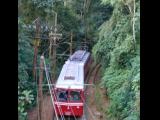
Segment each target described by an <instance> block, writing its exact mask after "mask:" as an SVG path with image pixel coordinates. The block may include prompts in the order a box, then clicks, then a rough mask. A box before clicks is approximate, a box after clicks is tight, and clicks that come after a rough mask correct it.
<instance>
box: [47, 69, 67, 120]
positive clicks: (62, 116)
mask: <svg viewBox="0 0 160 120" xmlns="http://www.w3.org/2000/svg"><path fill="white" fill-rule="evenodd" d="M47 76H49V75H48V71H47ZM48 82H49V84H48V85H51V80H50V77H48ZM52 89H53V87H52ZM52 91H53V95H54V98H55V100H56V95H55V93H54V90H52ZM55 110H56V109H55ZM58 110H59V112H60V115H61V118H62V120H65V118H64V115H63V112H62V109H61V107H60V106H59V107H58Z"/></svg>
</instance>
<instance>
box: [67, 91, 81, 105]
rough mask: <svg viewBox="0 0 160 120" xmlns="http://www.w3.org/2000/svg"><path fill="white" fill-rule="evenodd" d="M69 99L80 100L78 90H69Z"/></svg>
mask: <svg viewBox="0 0 160 120" xmlns="http://www.w3.org/2000/svg"><path fill="white" fill-rule="evenodd" d="M70 101H72V102H79V101H81V94H80V91H70Z"/></svg>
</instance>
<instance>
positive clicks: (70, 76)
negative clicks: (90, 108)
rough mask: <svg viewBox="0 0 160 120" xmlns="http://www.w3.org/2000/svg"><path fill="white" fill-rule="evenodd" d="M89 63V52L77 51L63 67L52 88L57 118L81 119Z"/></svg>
mask: <svg viewBox="0 0 160 120" xmlns="http://www.w3.org/2000/svg"><path fill="white" fill-rule="evenodd" d="M91 62H92V60H91V55H90V53H89V52H87V51H85V50H77V51H76V52H75V53H74V54H73V55H72V56H71V57H70V58H69V59H68V60H67V61H66V62H65V64H64V65H63V67H62V70H61V73H60V75H59V77H58V80H57V82H56V84H55V88H54V93H55V96H56V97H54V101H55V102H54V104H55V107H56V112H57V114H58V116H61V115H65V116H75V117H82V115H83V112H84V111H83V108H84V102H85V97H84V83H85V79H86V75H87V73H88V71H89V67H90V65H91Z"/></svg>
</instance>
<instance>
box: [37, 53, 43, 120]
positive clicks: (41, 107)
mask: <svg viewBox="0 0 160 120" xmlns="http://www.w3.org/2000/svg"><path fill="white" fill-rule="evenodd" d="M43 62H44V58H43V56H41V58H40V75H39V82H38V103H39V109H38V110H39V111H38V112H39V114H38V115H39V117H38V118H39V119H38V120H42V119H43V117H42V116H43V91H42V83H43V70H44V64H43Z"/></svg>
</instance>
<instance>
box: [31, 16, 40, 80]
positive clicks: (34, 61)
mask: <svg viewBox="0 0 160 120" xmlns="http://www.w3.org/2000/svg"><path fill="white" fill-rule="evenodd" d="M35 23H36V35H35V40H34V43H33V44H34V60H33V77H34V79H35V80H36V66H37V54H38V46H39V42H40V20H39V18H37V19H36V21H35Z"/></svg>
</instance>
